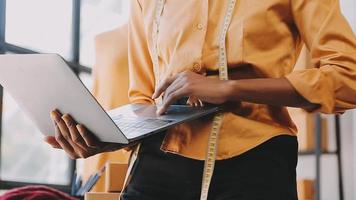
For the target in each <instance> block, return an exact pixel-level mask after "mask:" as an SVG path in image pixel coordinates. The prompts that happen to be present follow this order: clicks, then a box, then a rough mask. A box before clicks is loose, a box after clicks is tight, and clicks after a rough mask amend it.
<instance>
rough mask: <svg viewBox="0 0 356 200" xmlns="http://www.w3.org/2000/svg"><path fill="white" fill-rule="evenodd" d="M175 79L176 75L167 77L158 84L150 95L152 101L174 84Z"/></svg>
mask: <svg viewBox="0 0 356 200" xmlns="http://www.w3.org/2000/svg"><path fill="white" fill-rule="evenodd" d="M176 78H177V75H176V76H172V77H168V78H166V79H165V80H164V81H163V82H162V83H161V84H159V85H158V87H157V88H156V90H155V92H154V93H153V95H152V99H157V98H158V97H159V96H160V95H161V94H162V93H163V92H164V91H165V90H166V89H167V88H168V87H169V86H170V85H171V84H172V83H173V82H174V80H175V79H176Z"/></svg>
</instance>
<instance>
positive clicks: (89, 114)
mask: <svg viewBox="0 0 356 200" xmlns="http://www.w3.org/2000/svg"><path fill="white" fill-rule="evenodd" d="M0 84H1V85H2V86H3V87H4V88H5V90H6V91H7V92H8V93H9V94H10V95H11V96H12V97H13V98H14V99H15V100H16V101H17V103H18V104H19V106H20V108H21V109H22V110H24V112H25V113H26V114H27V115H28V116H29V117H30V118H31V119H32V120H33V121H34V123H35V124H36V125H37V126H38V127H39V129H40V131H41V132H42V133H43V134H45V135H53V134H54V126H53V122H52V121H51V119H50V116H49V113H50V111H51V110H53V109H55V108H58V109H59V110H60V111H61V112H62V113H69V114H71V115H72V116H73V117H74V119H76V120H77V121H78V123H81V124H84V125H86V126H87V128H88V129H89V130H90V131H91V132H93V133H94V134H95V135H96V136H97V137H98V138H99V139H100V140H101V141H104V142H116V143H122V144H127V143H128V140H127V139H126V137H125V136H124V135H123V134H122V133H121V132H120V130H119V129H118V128H117V126H116V125H115V124H114V122H113V121H112V120H111V118H110V117H109V116H108V115H107V113H106V112H105V111H104V110H103V108H102V107H101V106H100V105H99V104H98V102H97V101H96V100H95V98H94V97H93V96H92V95H91V93H90V92H89V91H88V90H87V89H86V87H85V86H84V85H83V83H82V82H81V81H80V80H79V79H78V78H77V77H76V76H75V74H74V73H73V72H72V71H71V69H70V68H69V67H68V65H67V64H66V63H65V61H64V60H63V59H62V58H61V57H60V56H58V55H55V54H27V55H0Z"/></svg>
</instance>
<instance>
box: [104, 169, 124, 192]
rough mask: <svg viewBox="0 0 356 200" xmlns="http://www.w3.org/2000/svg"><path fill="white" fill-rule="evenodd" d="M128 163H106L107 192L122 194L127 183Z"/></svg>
mask: <svg viewBox="0 0 356 200" xmlns="http://www.w3.org/2000/svg"><path fill="white" fill-rule="evenodd" d="M127 168H128V164H127V163H106V169H105V192H120V191H121V190H122V188H123V185H124V182H125V176H126V172H127Z"/></svg>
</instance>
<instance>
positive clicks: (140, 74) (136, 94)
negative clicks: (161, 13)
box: [128, 0, 155, 104]
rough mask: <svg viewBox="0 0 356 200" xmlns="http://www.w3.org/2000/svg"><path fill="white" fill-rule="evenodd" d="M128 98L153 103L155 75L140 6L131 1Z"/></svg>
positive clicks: (135, 0) (135, 101) (136, 2)
mask: <svg viewBox="0 0 356 200" xmlns="http://www.w3.org/2000/svg"><path fill="white" fill-rule="evenodd" d="M128 45H129V47H128V54H129V55H128V57H129V78H130V85H129V99H130V102H131V103H143V104H153V103H154V101H153V100H152V98H151V96H152V94H153V92H154V83H155V77H154V72H153V65H152V61H151V57H150V54H149V49H148V43H147V37H146V34H145V29H144V24H143V17H142V8H141V5H140V3H139V2H138V1H137V0H134V1H131V10H130V20H129V42H128Z"/></svg>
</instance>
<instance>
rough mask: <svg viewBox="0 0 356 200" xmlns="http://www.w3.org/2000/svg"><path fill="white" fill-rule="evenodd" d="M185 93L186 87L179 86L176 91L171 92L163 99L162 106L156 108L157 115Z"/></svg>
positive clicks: (162, 112)
mask: <svg viewBox="0 0 356 200" xmlns="http://www.w3.org/2000/svg"><path fill="white" fill-rule="evenodd" d="M186 94H187V89H186V88H181V89H178V90H177V91H175V92H173V93H171V94H170V95H169V96H168V97H167V98H166V99H165V100H164V101H163V104H162V106H161V107H160V108H159V109H158V110H157V114H158V115H162V114H164V113H165V112H166V111H167V109H168V107H169V106H170V105H171V104H172V103H174V102H175V101H177V100H178V99H180V98H181V97H184V96H186Z"/></svg>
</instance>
